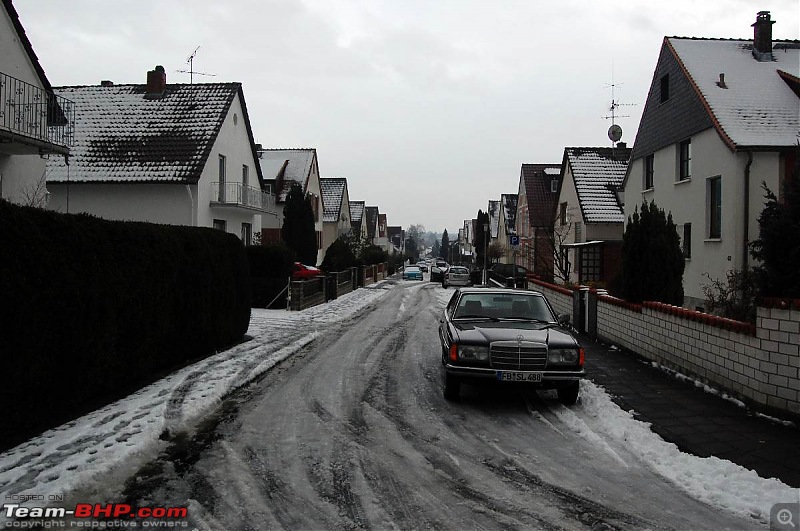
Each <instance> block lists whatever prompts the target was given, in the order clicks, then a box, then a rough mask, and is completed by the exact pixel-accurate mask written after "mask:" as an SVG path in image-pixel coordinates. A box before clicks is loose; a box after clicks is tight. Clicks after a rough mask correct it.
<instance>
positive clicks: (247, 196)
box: [211, 182, 275, 212]
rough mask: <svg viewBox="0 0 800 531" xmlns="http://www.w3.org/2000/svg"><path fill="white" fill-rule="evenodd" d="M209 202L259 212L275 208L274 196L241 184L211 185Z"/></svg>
mask: <svg viewBox="0 0 800 531" xmlns="http://www.w3.org/2000/svg"><path fill="white" fill-rule="evenodd" d="M211 202H212V203H214V204H219V205H233V206H239V207H242V208H250V209H253V210H258V211H261V212H266V211H267V210H268V209H270V208H272V207H274V206H275V196H274V195H272V194H268V193H266V192H262V191H261V190H259V189H258V188H253V187H252V186H245V185H243V184H242V183H218V182H216V183H211Z"/></svg>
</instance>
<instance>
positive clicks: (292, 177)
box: [258, 148, 317, 201]
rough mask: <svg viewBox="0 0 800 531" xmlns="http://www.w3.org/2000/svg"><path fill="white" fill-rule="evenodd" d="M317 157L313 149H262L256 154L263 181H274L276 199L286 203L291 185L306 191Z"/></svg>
mask: <svg viewBox="0 0 800 531" xmlns="http://www.w3.org/2000/svg"><path fill="white" fill-rule="evenodd" d="M316 156H317V150H316V149H314V148H296V149H264V150H262V151H259V152H258V157H259V160H260V163H261V170H262V171H263V173H264V178H265V179H275V180H276V191H275V195H276V199H277V200H278V201H286V196H287V195H288V194H289V190H290V189H291V188H292V183H293V182H296V183H298V184H299V185H300V186H301V187H302V188H303V192H307V191H308V179H309V177H310V176H311V169H312V168H313V165H314V160H315V158H316Z"/></svg>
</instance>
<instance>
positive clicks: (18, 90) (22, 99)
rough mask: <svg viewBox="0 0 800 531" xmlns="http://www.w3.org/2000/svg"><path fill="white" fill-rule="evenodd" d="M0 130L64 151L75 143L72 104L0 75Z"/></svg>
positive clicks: (18, 80)
mask: <svg viewBox="0 0 800 531" xmlns="http://www.w3.org/2000/svg"><path fill="white" fill-rule="evenodd" d="M0 128H2V129H5V130H7V131H10V132H12V133H14V134H17V135H20V136H23V137H28V138H31V139H34V140H38V141H40V142H45V143H48V144H54V145H56V146H61V147H64V148H67V147H69V146H71V145H72V143H73V142H74V140H75V103H74V102H72V101H70V100H68V99H66V98H62V97H61V96H57V95H55V94H53V93H52V92H47V91H45V90H42V89H40V88H39V87H37V86H36V85H31V84H30V83H26V82H25V81H22V80H20V79H17V78H15V77H12V76H9V75H8V74H4V73H2V72H0Z"/></svg>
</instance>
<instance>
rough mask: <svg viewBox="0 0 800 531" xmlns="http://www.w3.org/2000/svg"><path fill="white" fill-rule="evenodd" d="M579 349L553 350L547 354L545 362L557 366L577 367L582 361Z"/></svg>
mask: <svg viewBox="0 0 800 531" xmlns="http://www.w3.org/2000/svg"><path fill="white" fill-rule="evenodd" d="M582 350H583V349H579V348H553V349H550V350H549V351H548V352H547V362H548V363H553V364H557V365H577V364H578V361H582V360H583V356H581V351H582Z"/></svg>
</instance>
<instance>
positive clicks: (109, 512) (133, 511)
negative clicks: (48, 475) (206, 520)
mask: <svg viewBox="0 0 800 531" xmlns="http://www.w3.org/2000/svg"><path fill="white" fill-rule="evenodd" d="M188 515H189V510H188V508H187V507H139V508H134V507H132V506H130V505H128V504H126V503H107V504H103V503H78V504H76V505H75V508H74V509H66V508H64V507H35V506H34V507H28V506H22V505H21V504H19V503H6V504H3V516H5V517H6V518H16V519H29V518H43V519H64V518H70V519H84V518H95V519H96V518H101V519H112V520H132V519H139V520H144V519H148V520H164V521H174V520H179V519H184V518H186V517H187V516H188ZM131 523H132V522H131ZM131 527H133V526H131ZM143 527H144V526H143Z"/></svg>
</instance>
